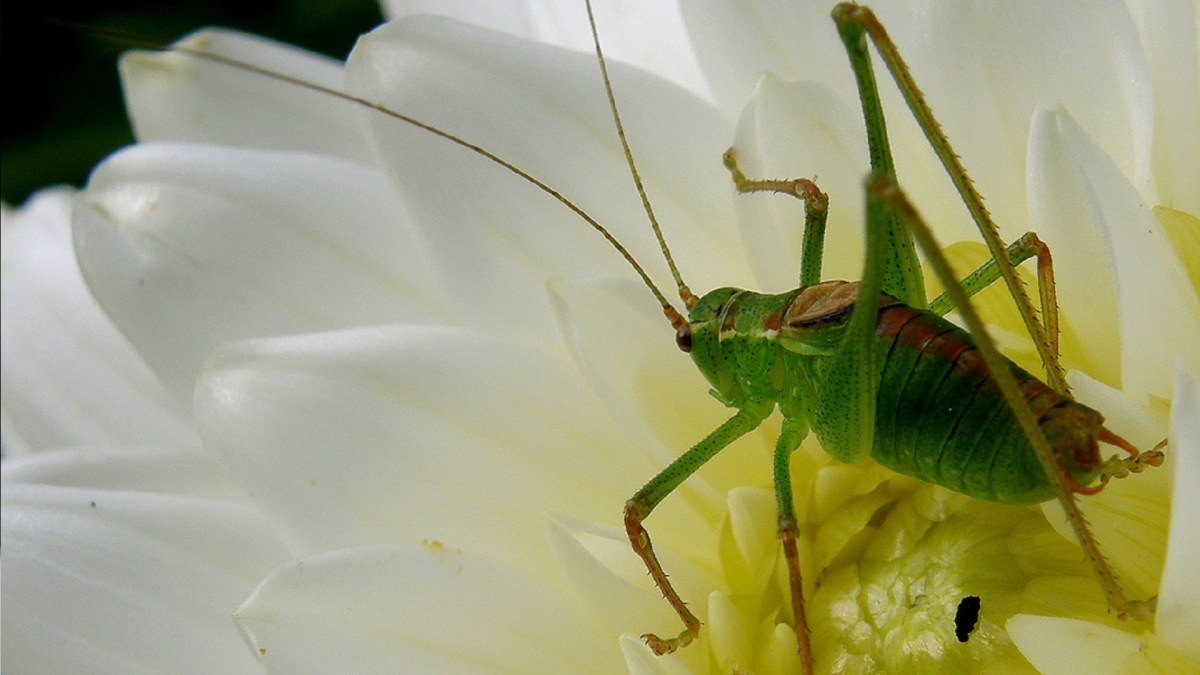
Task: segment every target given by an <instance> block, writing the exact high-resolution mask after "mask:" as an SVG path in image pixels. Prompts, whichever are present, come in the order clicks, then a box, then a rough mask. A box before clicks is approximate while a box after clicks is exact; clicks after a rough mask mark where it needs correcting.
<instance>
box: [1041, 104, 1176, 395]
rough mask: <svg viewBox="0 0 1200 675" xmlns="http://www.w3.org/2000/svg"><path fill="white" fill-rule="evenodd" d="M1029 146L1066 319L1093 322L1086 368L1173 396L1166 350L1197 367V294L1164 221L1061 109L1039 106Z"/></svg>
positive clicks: (1131, 388) (1136, 388)
mask: <svg viewBox="0 0 1200 675" xmlns="http://www.w3.org/2000/svg"><path fill="white" fill-rule="evenodd" d="M1030 145H1031V152H1030V161H1031V163H1032V164H1031V167H1030V170H1029V180H1030V187H1029V191H1030V209H1031V219H1032V220H1034V221H1035V223H1036V224H1038V232H1039V234H1040V235H1041V236H1042V237H1043V239H1044V240H1045V241H1046V243H1047V244H1049V245H1050V246H1051V247H1052V248H1053V249H1054V251H1055V253H1056V254H1057V255H1056V258H1055V264H1056V271H1057V278H1058V279H1059V280H1060V283H1059V286H1058V288H1059V300H1060V302H1061V303H1062V305H1063V306H1064V307H1065V308H1068V309H1067V311H1069V312H1070V314H1069V315H1067V313H1066V312H1064V315H1065V318H1064V320H1067V321H1069V320H1071V318H1070V317H1087V320H1088V321H1091V322H1093V323H1094V325H1095V330H1094V331H1093V333H1092V339H1090V340H1085V341H1084V349H1085V351H1086V352H1087V356H1088V357H1089V358H1088V360H1087V361H1086V363H1087V368H1088V369H1089V370H1090V371H1091V372H1093V374H1096V375H1097V376H1098V377H1100V379H1102V380H1105V381H1108V382H1109V383H1116V382H1120V384H1121V385H1122V388H1123V389H1124V390H1125V391H1126V392H1128V393H1130V394H1132V395H1134V396H1138V395H1142V394H1146V393H1149V394H1153V395H1155V396H1159V397H1161V398H1169V397H1170V392H1171V383H1172V382H1173V380H1174V375H1173V372H1172V369H1171V355H1173V354H1180V355H1181V356H1182V357H1183V358H1184V360H1185V362H1186V363H1187V364H1188V366H1189V367H1190V368H1193V369H1200V361H1197V358H1200V354H1198V353H1197V352H1196V350H1194V349H1188V348H1187V347H1185V345H1194V344H1200V299H1197V297H1196V294H1195V293H1194V292H1193V289H1192V286H1191V283H1190V281H1189V280H1188V277H1187V274H1186V272H1185V271H1184V270H1183V268H1182V267H1181V266H1180V264H1179V258H1178V257H1176V256H1175V254H1174V252H1173V250H1172V249H1171V247H1170V243H1169V241H1168V240H1167V238H1166V236H1165V235H1164V233H1163V231H1162V228H1161V225H1160V224H1159V222H1158V220H1157V219H1156V218H1155V217H1154V215H1153V214H1152V213H1151V212H1150V210H1149V209H1148V208H1147V205H1146V204H1145V202H1144V200H1142V198H1141V197H1140V196H1139V195H1138V194H1137V193H1136V192H1135V191H1134V190H1133V187H1132V186H1131V185H1130V184H1129V183H1128V181H1127V180H1126V179H1125V177H1124V175H1123V174H1122V173H1121V171H1120V170H1119V169H1118V168H1117V167H1116V166H1115V164H1114V163H1113V162H1112V161H1111V160H1110V159H1109V158H1108V156H1107V155H1105V154H1104V152H1103V151H1102V150H1101V148H1100V147H1099V146H1098V145H1096V144H1095V143H1093V142H1092V141H1091V139H1090V138H1089V137H1088V136H1087V135H1086V134H1084V132H1083V131H1082V129H1080V128H1079V127H1078V125H1076V124H1075V123H1074V121H1073V118H1072V117H1070V116H1069V115H1067V114H1066V113H1065V112H1062V111H1039V113H1038V115H1037V116H1036V117H1035V124H1034V129H1033V130H1032V131H1031V134H1030ZM1101 259H1106V260H1107V261H1108V265H1107V266H1106V267H1105V266H1100V265H1097V264H1096V263H1097V260H1101ZM1110 279H1111V281H1109V280H1110ZM1110 283H1111V284H1112V285H1111V286H1109V284H1110ZM1164 317H1170V320H1167V321H1164V320H1163V319H1164ZM1075 320H1076V321H1079V320H1081V318H1076V319H1075ZM1118 327H1119V333H1118ZM1118 335H1119V338H1120V342H1119V343H1118V342H1117V340H1115V339H1114V338H1115V337H1116V336H1118ZM1118 350H1119V351H1118ZM1118 354H1119V356H1118ZM1146 354H1151V355H1154V356H1153V358H1146V356H1145V355H1146ZM1115 364H1120V370H1119V374H1118V373H1117V372H1114V370H1115V369H1114V367H1113V365H1115Z"/></svg>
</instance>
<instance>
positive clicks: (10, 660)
mask: <svg viewBox="0 0 1200 675" xmlns="http://www.w3.org/2000/svg"><path fill="white" fill-rule="evenodd" d="M160 466H161V465H160ZM11 467H12V465H11V464H10V463H8V462H6V464H5V479H6V480H5V484H4V492H3V501H4V506H3V510H2V514H3V521H4V522H3V528H2V531H3V538H4V541H3V548H4V558H3V561H4V562H3V564H4V581H5V584H4V587H3V588H4V665H5V669H6V670H10V669H11V670H13V671H14V672H16V671H19V672H123V673H133V672H144V673H162V672H172V673H187V672H197V673H211V672H229V673H234V672H254V671H255V670H256V666H255V664H254V661H253V659H252V658H250V655H249V654H248V653H247V652H246V650H245V648H244V646H242V645H241V644H239V640H238V638H237V633H236V631H234V630H233V626H232V625H231V624H230V615H231V613H232V611H233V609H234V608H235V607H236V606H237V604H238V603H239V602H240V601H241V600H242V599H243V598H245V597H246V594H247V593H249V592H250V590H251V589H253V587H254V584H255V583H256V582H257V580H258V579H259V578H261V576H262V575H263V574H265V573H266V572H267V571H268V570H269V569H271V568H272V567H274V566H275V565H277V564H278V563H279V561H281V560H283V559H286V558H287V553H286V551H284V550H283V549H282V547H281V546H280V545H279V543H278V540H277V539H276V538H275V536H274V534H273V532H272V530H271V529H270V528H269V527H267V526H266V524H265V523H264V521H263V520H262V518H261V516H259V515H258V513H257V511H256V510H254V509H253V508H252V507H250V506H248V505H247V504H245V503H244V502H240V501H226V500H220V499H206V498H197V497H191V496H179V495H172V494H168V493H155V492H140V491H126V490H120V489H119V490H110V489H106V488H96V487H51V486H43V485H30V484H24V483H16V482H15V481H12V480H8V479H9V471H10V468H11ZM163 468H168V467H163ZM178 468H183V469H187V470H191V469H188V467H187V466H186V464H179V465H178ZM167 482H168V484H176V483H179V482H192V483H194V481H193V480H191V479H189V478H187V477H184V476H175V477H171V478H168V479H167Z"/></svg>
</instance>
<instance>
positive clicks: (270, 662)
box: [235, 542, 620, 673]
mask: <svg viewBox="0 0 1200 675" xmlns="http://www.w3.org/2000/svg"><path fill="white" fill-rule="evenodd" d="M235 620H236V622H237V624H238V626H239V627H240V628H241V630H242V632H243V635H244V637H245V639H246V641H247V643H248V644H249V645H250V646H251V648H252V649H253V650H254V651H255V652H256V653H257V654H258V655H259V660H260V661H261V662H263V663H264V664H265V665H266V666H267V667H268V668H269V669H270V670H272V671H273V672H287V673H329V672H353V673H398V672H461V673H472V672H488V673H496V672H510V673H548V672H613V671H614V669H615V668H617V667H619V663H620V662H619V657H618V655H617V652H616V649H614V645H613V644H612V639H611V637H610V636H608V635H606V634H604V633H601V632H600V631H598V630H596V627H595V624H594V623H593V622H592V621H591V619H590V617H589V616H588V615H587V613H586V612H585V611H583V609H582V607H581V606H580V605H579V604H578V603H577V602H575V601H574V600H572V599H571V598H569V597H568V596H565V595H564V594H563V593H562V592H561V591H559V590H557V589H555V588H553V587H552V586H549V585H547V584H545V583H544V582H542V581H539V580H537V579H535V578H531V577H527V576H524V575H522V574H520V573H518V572H515V571H513V570H512V569H509V568H507V567H504V566H503V565H499V564H497V563H495V562H492V561H490V560H488V559H487V558H484V557H481V556H479V555H477V554H475V553H474V552H472V551H463V550H461V549H455V548H453V547H444V546H441V545H439V544H438V543H436V542H428V543H427V545H426V546H424V547H421V546H416V545H414V546H406V547H395V548H376V549H353V550H346V551H339V552H336V553H331V554H327V555H322V556H318V557H315V558H312V559H309V560H303V561H300V562H297V563H295V564H288V565H285V566H283V567H281V568H279V569H278V570H276V571H275V572H274V573H273V574H271V576H270V577H268V578H267V579H266V580H265V581H264V582H263V584H262V585H261V586H260V587H259V588H258V590H256V591H255V592H254V595H252V596H251V597H250V598H249V599H248V600H247V601H246V603H245V604H244V605H242V607H240V608H239V609H238V610H237V613H236V619H235Z"/></svg>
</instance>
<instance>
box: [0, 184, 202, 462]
mask: <svg viewBox="0 0 1200 675" xmlns="http://www.w3.org/2000/svg"><path fill="white" fill-rule="evenodd" d="M72 197H73V193H72V192H71V191H69V190H56V191H53V192H42V193H39V194H38V195H36V196H34V198H33V199H32V200H31V201H30V202H29V204H28V205H26V206H25V207H23V208H22V209H19V210H13V209H9V208H8V207H7V206H5V207H4V209H3V212H2V213H3V216H2V220H0V232H2V235H0V236H2V237H3V243H2V244H0V249H2V250H3V252H4V264H3V275H4V282H3V284H0V296H2V300H0V307H2V308H3V320H2V321H0V326H2V329H0V336H2V337H0V341H2V343H3V348H2V349H3V353H4V359H3V377H0V381H2V382H3V383H4V384H3V387H4V388H3V394H2V396H0V400H2V401H3V446H4V453H5V455H6V456H7V457H12V456H14V455H19V454H22V453H26V452H32V451H38V450H44V449H48V448H61V447H68V446H74V445H87V444H98V445H106V444H113V445H122V444H139V443H150V442H158V443H168V444H169V443H173V442H179V443H187V442H192V441H194V436H193V435H192V433H191V431H190V429H189V428H188V421H187V411H186V410H185V409H183V408H182V407H181V406H179V405H178V404H177V403H175V402H174V401H172V400H171V398H170V397H169V396H168V395H167V392H166V390H165V389H164V388H163V387H162V385H161V383H159V382H158V381H157V380H156V379H155V377H154V375H153V374H152V373H151V372H150V370H149V368H147V367H146V364H145V363H143V362H142V360H141V359H140V358H139V357H138V355H137V354H136V353H135V352H134V351H133V349H132V348H130V346H129V343H128V342H127V341H126V340H125V338H124V337H123V336H122V335H121V334H120V333H119V332H118V331H117V329H116V327H115V326H113V324H112V322H111V321H110V320H109V319H108V317H106V316H105V315H104V314H103V312H101V311H100V308H99V307H98V306H97V305H96V302H95V301H94V300H93V299H92V296H91V295H90V294H89V293H88V290H87V287H86V286H84V283H83V279H82V278H81V277H80V275H79V269H78V267H77V265H76V263H75V255H74V251H72V249H71V235H70V229H69V223H70V204H71V199H72Z"/></svg>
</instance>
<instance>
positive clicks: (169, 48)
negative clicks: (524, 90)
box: [74, 0, 696, 330]
mask: <svg viewBox="0 0 1200 675" xmlns="http://www.w3.org/2000/svg"><path fill="white" fill-rule="evenodd" d="M591 10H592V8H591V2H590V0H589V2H588V16H589V18H591ZM74 27H75V28H77V29H79V30H81V31H83V32H85V33H88V34H91V35H95V36H98V37H102V38H105V39H109V40H114V41H117V42H120V43H123V44H126V45H132V46H135V47H142V48H145V49H152V50H156V51H162V52H172V53H176V54H184V55H186V56H190V57H193V58H197V59H201V60H204V61H208V62H211V63H217V64H220V65H224V66H228V67H230V68H235V69H237V70H241V71H243V72H248V73H254V74H256V75H261V76H263V77H267V78H270V79H272V80H276V81H279V82H284V83H287V84H291V85H294V86H297V87H300V88H303V89H308V90H309V91H315V92H319V93H322V94H328V95H330V96H333V97H335V98H338V99H341V100H343V101H347V102H349V103H353V104H355V105H360V106H363V107H365V108H369V109H371V110H374V111H376V112H379V113H382V114H383V115H386V116H388V117H391V118H392V119H395V120H399V121H401V122H404V123H406V124H410V125H412V126H414V127H417V128H418V129H422V130H424V131H427V132H429V133H431V134H433V135H435V136H439V137H441V138H443V139H445V140H447V141H450V142H451V143H454V144H455V145H458V146H461V147H463V148H466V149H467V150H470V151H471V152H474V153H475V154H477V155H479V156H481V157H483V158H485V159H487V160H490V161H491V162H493V163H495V164H498V165H500V166H501V167H503V168H504V169H507V170H508V171H509V172H511V173H513V174H516V175H517V176H518V177H520V178H521V179H523V180H525V181H526V182H527V183H530V184H532V185H533V186H534V187H536V188H538V189H539V190H541V191H542V192H545V193H546V194H548V195H550V196H551V197H553V198H554V199H556V200H558V202H559V203H561V204H562V205H563V206H565V207H567V208H568V209H570V210H571V211H573V212H574V213H575V215H577V216H579V217H580V218H581V219H582V220H583V221H584V222H585V223H587V224H588V225H590V226H591V227H592V229H594V230H596V231H597V232H598V233H600V236H602V237H604V239H605V240H606V241H608V243H609V244H610V245H611V246H612V247H613V248H614V249H616V251H617V253H619V254H620V255H621V257H622V258H624V259H625V262H627V263H629V266H630V267H632V268H633V270H634V271H635V272H637V274H638V276H639V277H641V279H642V283H643V284H645V285H646V288H648V289H649V290H650V292H651V293H652V294H653V295H654V299H655V300H656V301H657V302H658V303H659V305H661V306H662V309H663V314H665V315H666V317H667V320H669V321H670V322H671V326H672V327H673V328H675V329H676V330H680V329H681V328H683V327H685V326H687V319H685V318H684V317H683V315H682V314H680V313H679V311H678V310H677V309H675V307H674V305H672V304H671V302H670V301H669V300H667V297H666V295H664V294H663V292H662V291H661V290H659V288H658V286H657V285H655V283H654V281H653V280H652V279H651V278H650V275H649V274H647V273H646V270H645V268H643V267H642V266H641V264H640V263H638V261H637V259H636V258H634V257H633V254H632V253H630V252H629V249H627V248H625V246H624V245H623V244H622V243H621V242H620V241H619V240H618V239H617V238H616V237H615V236H614V235H613V234H612V232H610V231H609V229H608V228H607V227H605V226H604V225H601V224H600V222H599V221H597V220H596V219H595V218H593V217H592V216H591V215H590V214H589V213H588V212H587V211H584V210H583V208H582V207H580V206H579V205H578V204H576V203H575V202H574V201H572V200H571V199H570V198H569V197H567V196H566V195H564V194H563V193H562V192H560V191H559V190H557V189H555V188H554V187H552V186H551V185H549V184H548V183H546V182H544V181H542V180H541V179H540V178H538V177H536V176H534V175H533V174H531V173H529V172H528V171H525V170H524V169H522V168H520V167H518V166H517V165H515V164H513V163H512V162H509V161H508V160H506V159H504V158H503V157H500V156H499V155H497V154H495V153H493V152H492V151H490V150H488V149H487V148H485V147H483V146H481V145H477V144H475V143H472V142H470V141H468V140H466V139H464V138H461V137H459V136H455V135H454V134H452V133H450V132H448V131H444V130H442V129H439V128H438V127H435V126H433V125H432V124H429V123H427V122H423V121H421V120H419V119H417V118H415V117H411V116H409V115H405V114H404V113H401V112H398V111H395V110H392V109H391V108H388V107H387V106H385V105H383V104H382V103H378V102H376V101H372V100H370V99H366V98H363V97H361V96H356V95H354V94H348V93H346V92H344V91H340V90H337V89H333V88H331V87H327V86H324V85H321V84H317V83H315V82H309V81H306V80H303V79H301V78H299V77H294V76H291V75H288V74H286V73H280V72H277V71H274V70H271V69H269V68H264V67H262V66H256V65H254V64H252V63H247V62H245V61H240V60H238V59H234V58H230V57H227V56H222V55H220V54H214V53H212V52H206V51H203V50H201V49H195V48H193V47H187V46H184V45H178V44H174V45H172V44H164V43H162V42H159V41H156V40H151V39H147V38H145V37H142V36H139V35H134V34H131V33H126V32H124V31H119V30H114V29H111V28H103V27H97V26H74ZM595 31H596V24H595V22H594V21H593V22H592V34H593V36H596V32H595ZM595 44H596V52H597V54H598V55H599V54H600V42H599V38H598V37H595ZM600 66H601V68H602V72H603V73H604V84H605V90H606V91H607V92H608V97H609V101H610V102H612V101H613V94H612V88H611V87H610V86H609V84H608V72H607V68H605V66H604V59H603V55H600ZM611 107H612V110H613V114H614V116H616V115H617V111H616V106H615V104H614V105H612V106H611ZM617 127H618V133H619V135H620V137H621V145H622V147H624V148H625V157H626V159H627V161H628V162H629V166H630V168H631V169H632V170H633V174H634V182H635V183H636V184H637V187H638V192H639V193H640V194H641V195H642V202H643V204H644V205H645V208H646V212H647V213H649V214H650V221H651V224H652V226H653V227H654V232H655V234H657V235H658V241H659V244H660V246H661V247H662V250H663V252H664V253H665V254H666V256H667V263H668V265H669V266H670V268H671V270H672V272H673V273H674V276H675V279H676V281H677V283H678V284H679V287H680V298H682V299H683V301H684V303H685V305H686V306H687V307H688V308H690V307H691V305H692V304H695V302H696V298H695V296H694V295H692V293H691V291H689V290H687V286H685V285H684V284H683V281H682V280H681V279H680V277H679V272H678V270H677V269H676V267H675V263H674V261H673V260H672V259H671V255H670V251H669V250H668V249H667V244H666V241H665V240H664V239H663V237H662V232H661V231H660V229H659V227H658V222H657V221H656V220H655V219H654V213H653V212H652V211H651V210H650V202H649V200H648V199H647V197H646V192H645V190H644V189H643V188H642V183H641V178H640V177H639V176H638V174H637V169H636V168H635V167H634V165H633V155H632V153H631V152H630V150H629V144H628V143H626V141H625V132H624V129H623V128H622V127H621V122H620V117H617Z"/></svg>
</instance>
